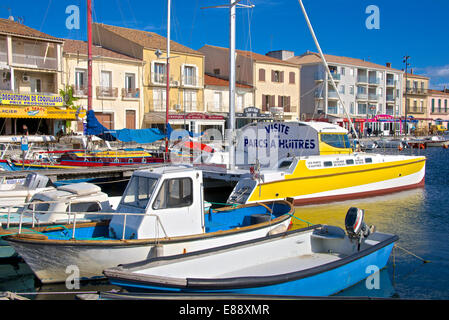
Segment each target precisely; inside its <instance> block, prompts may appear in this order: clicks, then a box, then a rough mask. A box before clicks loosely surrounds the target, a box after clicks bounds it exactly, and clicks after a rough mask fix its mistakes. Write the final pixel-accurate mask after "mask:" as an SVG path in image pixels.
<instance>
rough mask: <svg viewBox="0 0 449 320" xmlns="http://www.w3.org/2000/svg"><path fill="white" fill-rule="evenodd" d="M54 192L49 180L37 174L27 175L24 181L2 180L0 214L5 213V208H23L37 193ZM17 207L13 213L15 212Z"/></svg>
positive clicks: (0, 185) (0, 186)
mask: <svg viewBox="0 0 449 320" xmlns="http://www.w3.org/2000/svg"><path fill="white" fill-rule="evenodd" d="M50 190H55V187H54V185H53V183H52V182H51V180H50V179H49V178H48V177H46V176H43V175H40V174H37V173H34V172H32V173H29V174H28V175H27V176H26V178H25V179H20V180H4V181H3V182H2V183H1V184H0V208H3V209H0V212H5V207H11V206H17V207H20V206H23V205H24V203H25V202H28V201H29V200H30V199H31V197H32V196H33V195H34V194H35V193H38V192H42V191H50ZM17 207H16V208H14V209H13V211H17Z"/></svg>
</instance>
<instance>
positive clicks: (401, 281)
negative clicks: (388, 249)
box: [0, 148, 449, 300]
mask: <svg viewBox="0 0 449 320" xmlns="http://www.w3.org/2000/svg"><path fill="white" fill-rule="evenodd" d="M379 151H380V150H377V152H379ZM391 152H397V151H391ZM403 152H408V153H410V152H411V151H410V150H404V151H403ZM414 153H415V154H416V153H417V151H416V150H415V151H414ZM420 154H422V155H425V156H427V164H426V179H425V186H424V187H422V188H416V189H412V190H407V191H402V192H398V193H392V194H389V195H384V196H377V197H370V198H364V199H354V200H348V201H343V202H333V203H327V204H320V205H309V206H302V207H297V208H296V211H295V217H296V218H293V224H294V225H293V227H294V228H300V227H303V226H306V225H307V223H306V222H310V223H313V224H317V223H321V224H330V225H337V226H340V227H342V228H344V219H345V215H346V212H347V210H348V209H349V208H350V207H358V208H360V209H364V210H365V221H366V223H367V224H368V225H375V226H376V229H377V230H379V231H381V232H386V233H393V234H396V235H398V236H399V241H398V242H397V247H396V248H395V249H394V250H393V253H392V255H391V257H390V260H389V263H388V265H387V267H386V268H385V269H383V270H381V272H380V273H379V274H378V276H379V278H376V279H373V278H370V279H369V280H368V281H362V282H360V283H358V284H356V285H355V286H353V287H351V288H349V289H347V290H345V291H342V292H340V293H337V294H336V296H337V297H338V296H341V297H343V296H345V297H346V296H350V297H360V296H362V297H363V296H368V297H383V298H395V299H396V298H399V299H400V298H403V299H432V300H433V299H435V300H437V299H449V241H448V239H449V236H448V235H449V214H448V211H449V195H448V191H449V180H448V176H449V150H446V149H443V148H429V149H427V150H420ZM107 189H108V188H107V187H105V188H104V190H105V191H106V192H108V190H107ZM113 191H114V193H113V194H111V195H117V194H116V193H117V188H114V190H113ZM110 192H112V191H110ZM110 192H108V193H110ZM367 274H371V272H367ZM377 279H378V282H376V281H377ZM111 289H119V288H117V287H114V286H112V285H109V284H108V282H107V280H99V281H96V282H89V283H82V284H81V286H80V288H79V289H77V290H76V291H81V292H90V291H107V290H111ZM0 291H12V292H18V293H34V294H32V295H26V297H28V298H31V299H74V297H75V294H76V292H74V294H73V295H59V294H58V292H67V291H70V290H68V289H67V287H66V285H65V284H58V285H42V284H40V283H39V282H38V281H37V280H36V279H35V277H34V275H33V273H32V271H31V270H30V269H29V268H28V266H27V265H26V264H25V263H23V262H22V261H20V260H8V261H0Z"/></svg>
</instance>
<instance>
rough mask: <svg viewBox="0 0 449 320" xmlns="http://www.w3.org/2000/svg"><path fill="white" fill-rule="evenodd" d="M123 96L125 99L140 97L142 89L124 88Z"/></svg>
mask: <svg viewBox="0 0 449 320" xmlns="http://www.w3.org/2000/svg"><path fill="white" fill-rule="evenodd" d="M122 98H124V99H139V98H140V89H139V88H134V89H131V88H122Z"/></svg>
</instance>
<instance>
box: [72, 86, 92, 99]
mask: <svg viewBox="0 0 449 320" xmlns="http://www.w3.org/2000/svg"><path fill="white" fill-rule="evenodd" d="M87 91H88V90H87V87H76V86H73V95H74V96H78V97H79V96H87V94H88V92H87Z"/></svg>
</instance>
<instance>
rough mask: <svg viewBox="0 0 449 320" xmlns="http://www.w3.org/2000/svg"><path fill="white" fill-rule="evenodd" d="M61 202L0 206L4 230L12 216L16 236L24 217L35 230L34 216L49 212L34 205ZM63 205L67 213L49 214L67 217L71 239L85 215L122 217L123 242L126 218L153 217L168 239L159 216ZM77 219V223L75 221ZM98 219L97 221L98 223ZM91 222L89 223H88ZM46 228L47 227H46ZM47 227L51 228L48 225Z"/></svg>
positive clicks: (20, 231) (7, 227)
mask: <svg viewBox="0 0 449 320" xmlns="http://www.w3.org/2000/svg"><path fill="white" fill-rule="evenodd" d="M60 202H61V201H56V200H54V201H39V202H29V203H24V204H23V205H5V206H0V214H6V215H7V216H6V218H7V222H6V229H10V227H11V216H12V215H19V224H18V232H17V233H18V234H21V233H22V230H23V229H24V224H25V223H26V222H24V221H23V217H24V216H27V217H29V216H31V218H32V222H31V227H32V228H35V227H36V222H37V224H38V225H39V224H40V223H39V220H38V219H37V217H36V214H49V211H47V210H36V205H41V204H47V203H48V204H52V203H60ZM65 203H67V205H68V210H67V211H51V214H56V215H67V225H70V224H72V228H71V229H72V239H75V234H76V226H77V222H79V220H82V222H86V219H85V218H84V216H85V215H89V216H99V217H104V218H105V216H108V218H109V217H111V218H112V217H113V216H123V230H122V240H125V234H126V224H127V217H128V216H139V217H142V216H146V217H154V218H155V220H156V223H157V225H156V227H157V226H159V227H160V228H161V230H162V232H163V234H164V237H168V234H167V231H166V229H165V228H164V225H163V223H162V221H161V219H160V217H159V215H156V214H149V213H135V212H116V211H111V212H109V211H96V212H87V211H72V210H71V208H72V204H76V203H82V202H80V201H65ZM30 206H31V208H30ZM14 209H19V210H20V209H23V210H21V211H20V212H15V211H13V210H14ZM80 216H83V218H80ZM77 218H78V221H77ZM99 220H100V219H98V221H99ZM95 221H96V220H95ZM61 222H62V220H59V221H57V222H55V223H54V224H55V225H58V223H59V224H60V223H61ZM89 222H91V221H89ZM46 226H47V225H46ZM48 226H51V224H50V225H48Z"/></svg>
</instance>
